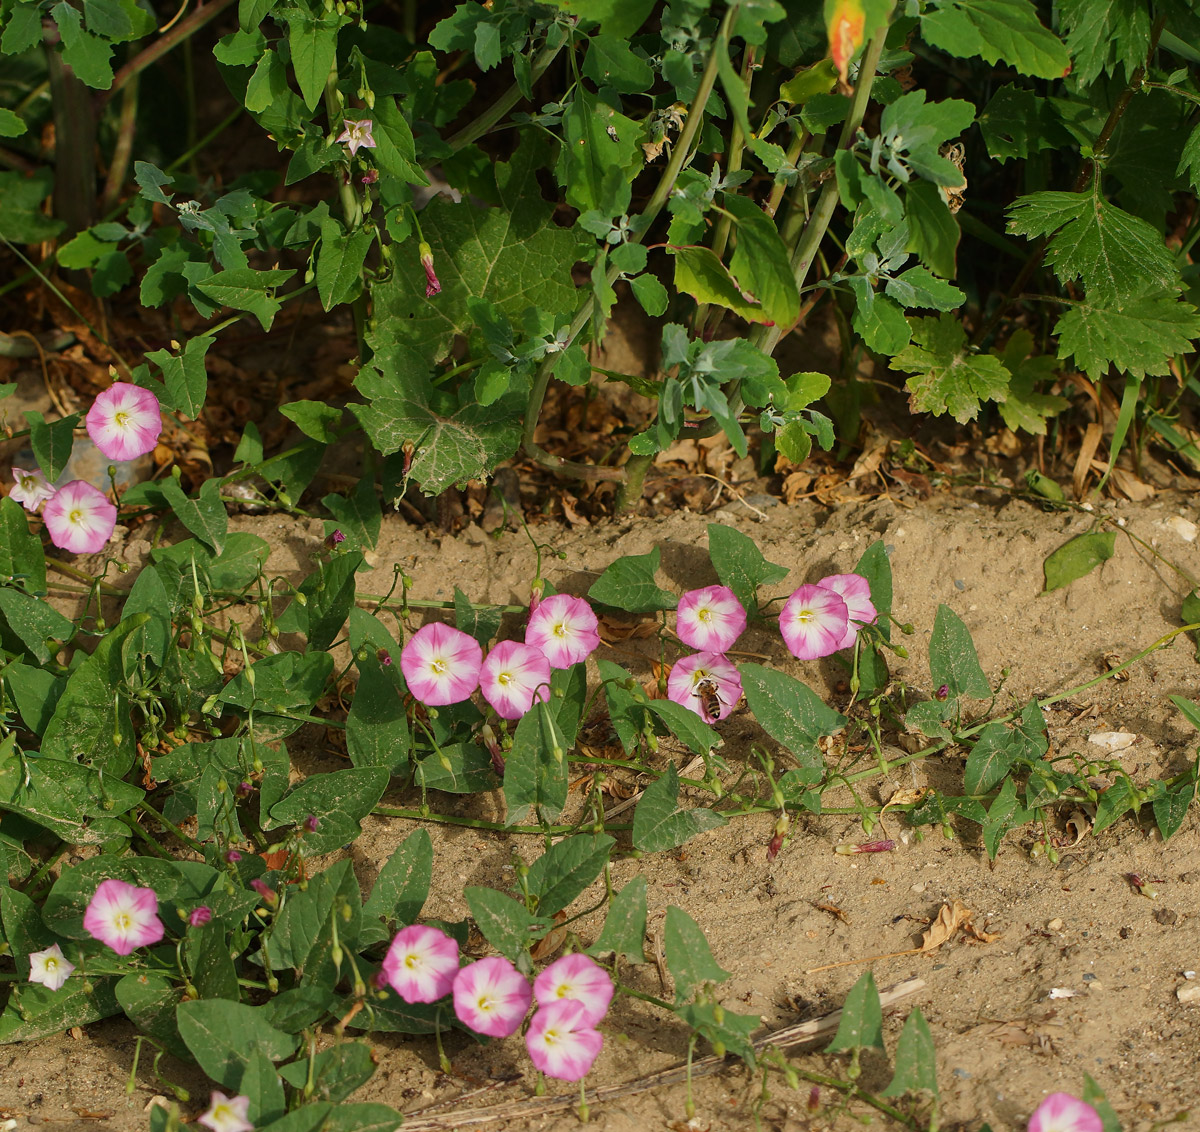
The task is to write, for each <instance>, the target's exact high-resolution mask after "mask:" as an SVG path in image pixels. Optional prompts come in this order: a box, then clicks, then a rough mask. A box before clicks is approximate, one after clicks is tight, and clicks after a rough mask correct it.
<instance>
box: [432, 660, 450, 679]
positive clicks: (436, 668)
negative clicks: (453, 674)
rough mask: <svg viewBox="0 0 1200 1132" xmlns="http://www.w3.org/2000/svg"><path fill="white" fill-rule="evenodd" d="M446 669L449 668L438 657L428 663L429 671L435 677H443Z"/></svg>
mask: <svg viewBox="0 0 1200 1132" xmlns="http://www.w3.org/2000/svg"><path fill="white" fill-rule="evenodd" d="M447 668H449V665H448V664H447V663H446V662H445V660H443V659H442V658H441V657H440V656H437V657H434V658H433V660H431V661H430V662H429V671H430V672H432V673H433V674H434V675H435V676H443V675H445V673H446V669H447Z"/></svg>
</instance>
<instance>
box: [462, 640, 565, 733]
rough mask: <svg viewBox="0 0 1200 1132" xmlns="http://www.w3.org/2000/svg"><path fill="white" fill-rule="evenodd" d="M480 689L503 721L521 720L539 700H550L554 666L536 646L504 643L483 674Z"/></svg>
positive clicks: (487, 662)
mask: <svg viewBox="0 0 1200 1132" xmlns="http://www.w3.org/2000/svg"><path fill="white" fill-rule="evenodd" d="M479 688H480V690H481V691H482V692H483V698H484V699H485V700H487V702H488V703H489V704H491V705H492V707H493V708H495V710H496V714H497V715H498V716H499V717H500V718H501V719H520V718H521V716H523V715H524V714H525V713H526V712H527V711H528V710H529V709H530V708H531V707H533V701H534V700H535V699H537V700H543V701H546V700H549V699H550V662H549V661H548V660H547V659H546V657H545V656H544V655H543V653H542V651H541V650H540V649H536V648H534V647H533V646H532V645H524V644H522V643H521V642H520V641H501V642H500V643H499V644H498V645H496V647H495V648H494V649H492V651H491V652H490V653H488V654H487V659H486V660H485V661H484V662H483V667H482V668H481V669H480V670H479Z"/></svg>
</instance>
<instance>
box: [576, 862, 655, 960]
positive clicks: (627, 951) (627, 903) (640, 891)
mask: <svg viewBox="0 0 1200 1132" xmlns="http://www.w3.org/2000/svg"><path fill="white" fill-rule="evenodd" d="M646 887H647V885H646V878H645V877H644V876H635V877H634V878H633V879H632V880H631V881H630V882H629V883H628V884H627V885H625V887H624V888H622V889H621V891H620V892H618V893H617V894H616V896H614V897H613V898H612V903H611V904H609V906H608V915H606V916H605V917H604V928H603V930H602V931H601V932H600V935H599V936H598V937H597V939H596V942H595V943H593V944H592V946H591V947H589V948H588V949H587V951H588V954H589V955H592V956H596V955H605V954H607V953H609V952H612V953H613V955H614V957H615V958H618V959H619V958H620V957H621V956H622V955H623V956H625V958H626V959H629V960H630V961H632V962H634V963H645V962H646V952H645V948H644V940H645V938H646Z"/></svg>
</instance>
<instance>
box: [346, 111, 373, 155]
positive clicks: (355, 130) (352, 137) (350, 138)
mask: <svg viewBox="0 0 1200 1132" xmlns="http://www.w3.org/2000/svg"><path fill="white" fill-rule="evenodd" d="M342 125H343V126H345V129H344V130H342V132H341V134H340V135H339V136H338V139H337V140H338V142H339V143H340V144H342V145H344V146H345V147H346V148H347V149H349V150H350V156H351V157H353V156H354V155H355V154H356V153H357V152H358V151H359V150H360V149H374V148H375V138H374V137H373V136H372V134H371V130H372V128H373V127H374V123H373V122H372V121H371V119H370V118H362V119H360V120H359V121H357V122H352V121H351V120H350V119H349V118H346V119H345V120H344V121H343V122H342Z"/></svg>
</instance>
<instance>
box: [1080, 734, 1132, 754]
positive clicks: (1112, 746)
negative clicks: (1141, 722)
mask: <svg viewBox="0 0 1200 1132" xmlns="http://www.w3.org/2000/svg"><path fill="white" fill-rule="evenodd" d="M1088 742H1089V743H1091V744H1092V745H1093V746H1096V747H1099V748H1100V749H1101V750H1103V751H1109V752H1112V751H1123V750H1125V749H1126V748H1127V747H1132V746H1133V745H1134V743H1136V742H1137V736H1136V735H1133V734H1131V733H1130V732H1128V731H1096V732H1094V733H1093V734H1091V735H1089V736H1088Z"/></svg>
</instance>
